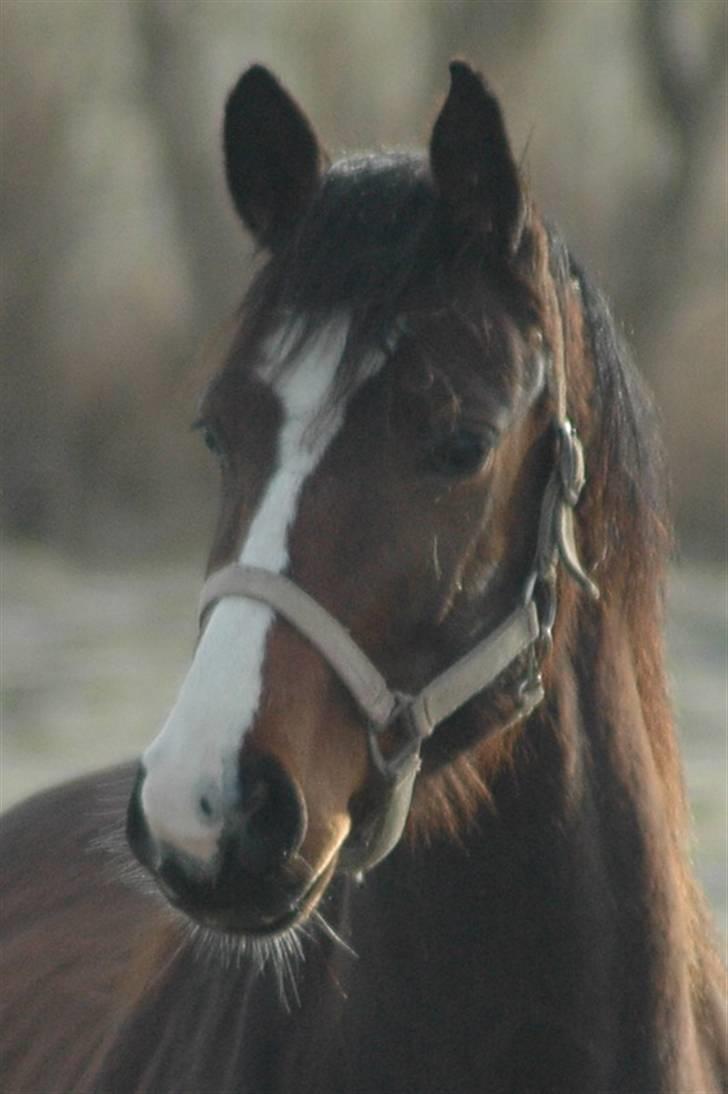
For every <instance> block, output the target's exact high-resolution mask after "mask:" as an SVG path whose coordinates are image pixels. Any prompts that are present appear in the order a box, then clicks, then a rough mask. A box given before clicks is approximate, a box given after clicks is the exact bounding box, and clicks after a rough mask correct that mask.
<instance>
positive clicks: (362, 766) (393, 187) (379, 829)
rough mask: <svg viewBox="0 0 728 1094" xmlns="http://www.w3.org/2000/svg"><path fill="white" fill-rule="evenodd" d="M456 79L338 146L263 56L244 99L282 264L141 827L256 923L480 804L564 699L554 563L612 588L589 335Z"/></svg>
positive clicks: (290, 916) (243, 153)
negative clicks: (366, 137) (594, 451)
mask: <svg viewBox="0 0 728 1094" xmlns="http://www.w3.org/2000/svg"><path fill="white" fill-rule="evenodd" d="M451 76H452V84H451V88H450V91H449V94H448V96H447V99H446V101H445V103H444V105H443V107H442V109H441V111H440V114H439V116H438V118H437V120H436V122H435V125H434V128H433V132H432V137H431V142H430V148H429V155H428V156H424V155H414V154H412V155H410V154H401V153H398V154H377V155H369V156H354V157H349V158H347V159H344V160H342V161H340V162H337V163H334V164H333V165H331V166H328V165H327V162H328V161H327V158H326V156H325V154H324V153H323V151H322V149H321V147H320V145H319V142H318V140H317V138H316V136H315V134H314V131H313V129H312V128H311V126H310V124H309V122H308V121H307V120H306V118H305V117H304V115H303V114H302V112H301V111H300V109H299V108H298V106H297V105H296V104H295V103H294V102H293V100H292V99H291V98H290V97H289V95H288V94H287V92H286V91H284V90H283V88H282V87H281V86H280V85H279V83H278V82H277V81H276V80H275V79H274V78H273V77H272V76H271V75H270V73H268V72H267V71H266V70H265V69H263V68H261V67H257V66H256V67H254V68H252V69H250V70H249V71H247V72H246V73H245V74H244V75H243V76H242V78H241V79H240V81H239V83H238V85H237V86H236V88H235V89H234V91H233V92H232V94H231V96H230V99H229V101H228V105H227V112H226V119H225V128H224V148H225V163H226V170H227V179H228V184H229V188H230V191H231V194H232V198H233V201H234V204H235V206H236V209H237V210H238V212H239V214H240V216H241V218H242V220H243V221H244V223H245V224H246V225H247V227H248V228H249V230H250V231H251V232H252V233H253V235H254V236H255V238H256V240H257V242H258V243H259V245H260V247H261V250H262V251H263V252H264V254H265V261H264V264H263V265H262V268H261V269H260V271H259V273H258V274H257V276H256V278H255V280H254V282H253V284H252V286H251V288H250V290H249V292H248V295H247V297H246V300H245V302H244V305H243V308H242V312H241V316H240V323H239V328H238V330H237V332H236V335H235V338H234V340H233V344H232V347H231V349H230V352H229V354H228V356H227V359H226V361H225V363H224V366H223V367H222V368H221V370H220V371H219V372H218V374H217V375H216V376H215V377H214V379H213V380H212V382H211V383H210V384H209V386H208V388H207V391H206V392H205V395H204V398H203V400H202V404H201V408H200V413H199V423H198V424H199V427H200V429H201V431H202V434H203V437H204V440H205V442H206V444H207V445H208V447H209V448H211V449H212V450H213V452H214V453H215V456H216V458H217V460H218V462H219V464H220V469H221V476H222V501H221V510H220V517H219V521H218V526H217V530H216V533H215V537H214V543H213V546H212V550H211V553H210V558H209V563H208V575H209V582H208V585H207V586H206V589H205V592H204V594H203V604H202V614H201V620H200V624H201V626H200V636H199V641H198V645H197V648H196V652H195V655H194V659H193V661H192V664H191V667H190V669H189V672H188V674H187V677H186V679H185V680H184V682H183V684H182V687H181V690H180V693H179V697H178V699H177V702H176V704H175V706H174V708H173V710H172V712H171V714H170V715H169V718H168V720H167V722H166V724H165V725H164V727H163V729H162V731H161V733H160V734H159V736H158V737H157V738H156V740H155V741H154V742H153V743H152V744H151V746H150V747H149V748H148V750H147V751H146V753H145V754H144V756H143V758H142V763H141V766H140V770H139V776H138V779H137V784H136V788H135V791H134V794H133V797H132V801H131V804H130V807H129V814H128V833H129V838H130V842H131V845H132V847H133V849H134V851H135V853H136V855H137V856H138V857H139V858H140V860H141V861H142V862H143V863H144V865H145V866H146V867H147V868H148V869H149V870H150V871H151V872H152V874H153V875H154V877H155V879H156V880H157V882H158V884H159V886H160V887H161V888H162V890H163V891H164V893H165V894H166V896H167V897H168V898H169V900H170V901H171V902H172V903H173V904H174V905H177V906H179V907H180V908H182V909H183V910H184V911H185V912H187V913H188V914H189V915H190V916H192V917H193V919H196V920H197V921H199V922H201V923H203V924H205V925H208V926H212V927H214V928H217V929H219V930H223V931H227V932H232V933H235V934H238V935H241V936H257V937H277V936H280V935H281V934H282V933H285V932H286V931H287V930H288V929H289V928H291V927H292V926H295V925H296V924H298V923H299V922H302V921H304V920H305V919H306V918H307V917H308V916H309V915H310V914H311V913H312V911H313V909H314V908H315V907H316V905H317V903H318V901H319V900H320V898H321V897H322V895H323V893H324V892H325V890H326V889H327V887H328V885H329V882H330V881H331V879H332V877H333V875H334V874H335V873H336V872H337V870H342V871H346V870H348V871H357V872H361V871H365V870H367V869H370V868H372V867H373V866H375V865H376V862H378V861H379V859H381V858H382V857H383V856H384V855H386V854H387V853H388V852H389V851H390V850H391V849H392V847H393V846H394V845H396V843H397V842H398V840H399V838H400V835H401V833H402V830H403V828H404V827H405V824H407V825H408V827H407V832H408V835H409V838H413V839H414V838H420V839H422V838H431V837H432V836H433V835H434V834H435V833H436V832H438V831H443V830H446V831H450V832H453V831H455V830H457V829H458V827H459V826H460V825H463V824H467V823H468V821H469V820H470V819H471V817H472V814H473V812H474V810H475V808H476V807H477V805H479V804H480V803H481V801H482V799H483V797H484V796H485V795H487V779H488V772H489V771H492V770H495V769H496V768H497V766H498V764H499V763H500V762H502V761H503V757H504V755H505V754H506V753H507V751H508V749H509V747H510V743H511V741H512V740H513V738H514V735H517V733H518V727H519V725H521V724H522V723H523V720H524V718H525V716H526V715H527V714H528V712H529V711H530V710H531V709H533V707H534V705H536V704H537V703H539V702H540V700H541V699H542V697H543V681H544V678H545V679H548V674H549V671H550V670H549V666H550V663H551V658H552V656H553V643H554V641H555V640H558V635H559V631H560V630H561V632H564V631H565V630H566V629H567V620H568V605H569V597H570V596H571V598H572V599H573V597H574V595H576V594H575V593H574V592H571V593H568V592H566V593H565V594H564V596H561V593H559V615H558V619H557V620H556V619H555V616H556V604H557V570H559V569H560V570H561V571H562V572H563V571H564V570H567V571H568V572H569V573H571V574H572V575H573V576H575V577H576V578H577V579H578V583H579V584H581V585H582V586H583V587H585V588H587V589H589V591H590V592H594V590H593V587H591V585H590V582H589V579H588V578H587V577H586V575H585V573H584V571H583V569H582V567H581V563H580V561H579V551H578V549H577V538H578V534H577V532H576V530H575V522H574V518H573V510H574V506H575V505H576V504H577V502H578V500H579V494H580V490H581V486H582V483H583V478H584V475H583V463H582V455H581V446H580V444H579V440H578V436H577V433H576V430H575V428H574V423H575V422H576V423H577V425H578V426H579V428H581V425H580V417H582V416H583V415H582V414H581V410H582V408H583V406H584V404H585V402H586V401H587V400H588V398H589V392H588V390H585V384H584V382H583V381H582V382H581V383H572V378H570V377H569V376H568V374H567V373H568V364H567V360H566V358H567V353H566V345H567V342H568V340H569V339H573V338H574V337H576V335H575V334H574V331H573V330H572V329H571V327H570V326H569V324H565V321H564V314H565V306H564V302H563V300H559V294H558V291H557V286H556V281H555V279H554V277H553V276H552V272H551V269H550V252H549V243H548V234H547V231H546V229H545V228H544V225H543V223H542V222H541V220H540V218H539V217H538V214H537V213H536V211H535V209H534V207H533V205H532V203H531V201H530V199H529V196H528V194H527V192H526V189H525V187H524V184H523V181H522V179H521V177H520V174H519V171H518V169H517V166H516V163H515V160H514V156H513V153H512V151H511V148H510V145H509V142H508V138H507V136H506V132H505V128H504V125H503V120H502V116H501V111H500V107H499V105H498V102H497V100H496V99H495V97H494V96H493V94H492V93H491V92H490V90H489V89H488V88H487V86H486V85H485V84H484V82H483V81H482V80H481V78H480V77H479V76H478V75H477V74H476V73H474V72H473V71H472V70H471V69H470V68H469V67H468V66H466V65H465V64H463V63H459V62H458V63H454V64H453V65H452V66H451ZM574 291H576V290H574ZM566 310H568V309H566ZM567 386H568V388H569V406H568V407H567ZM582 546H583V545H582ZM589 554H590V552H589V549H588V545H587V547H586V550H585V557H589ZM562 564H563V565H562ZM562 584H563V582H561V581H559V582H558V585H559V587H560V586H561V585H562ZM555 622H556V631H554V624H555ZM476 752H477V756H478V762H477V763H474V762H473V756H474V754H475V753H476Z"/></svg>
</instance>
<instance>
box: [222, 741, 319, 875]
mask: <svg viewBox="0 0 728 1094" xmlns="http://www.w3.org/2000/svg"><path fill="white" fill-rule="evenodd" d="M238 784H239V788H240V799H239V807H238V824H237V826H236V827H235V829H234V830H233V831H232V832H231V833H230V835H231V839H232V848H233V853H234V855H235V857H236V858H237V860H238V863H239V865H240V866H242V867H243V869H245V870H247V871H249V872H250V873H252V874H258V875H260V874H265V873H269V872H271V871H274V870H278V869H280V867H281V866H284V865H285V864H286V862H288V860H289V859H290V858H291V857H292V856H293V855H294V854H295V852H296V851H297V850H298V848H299V847H300V846H301V843H302V842H303V837H304V834H305V831H306V807H305V804H304V801H303V796H302V795H301V792H300V790H299V789H298V787H297V786H296V784H295V783H294V782H293V780H292V779H290V778H289V777H288V775H287V774H286V772H285V771H284V770H283V768H282V767H281V765H280V764H279V763H278V762H277V761H276V760H274V759H273V757H270V756H253V757H249V758H246V759H245V760H243V761H242V763H241V765H240V769H239V777H238Z"/></svg>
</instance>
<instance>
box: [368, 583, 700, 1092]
mask: <svg viewBox="0 0 728 1094" xmlns="http://www.w3.org/2000/svg"><path fill="white" fill-rule="evenodd" d="M652 622H653V624H654V625H656V621H655V620H653V621H652ZM642 627H643V629H642V631H641V633H635V628H634V627H633V626H632V625H630V623H629V621H628V620H627V618H626V615H625V613H624V611H623V609H622V606H620V605H619V604H618V603H614V602H611V603H610V602H608V601H607V602H606V603H602V604H601V605H598V606H597V607H595V608H593V609H591V608H590V609H588V610H584V611H582V613H581V616H580V617H579V616H577V617H576V618H575V620H574V623H573V625H572V627H571V628H570V631H571V633H570V636H569V639H568V641H567V640H564V641H563V642H562V643H561V644H560V646H557V649H556V653H555V658H554V664H553V665H552V666H551V672H550V680H549V687H548V695H547V700H546V703H545V704H544V707H543V708H542V709H541V710H540V711H539V712H538V713H537V714H536V715H534V716H532V717H531V718H530V720H529V721H528V723H527V724H526V725H525V726H524V727H522V728H521V729H520V730H517V731H516V732H517V733H519V734H520V736H519V738H518V740H517V741H516V744H515V747H514V750H513V753H512V756H511V759H510V761H509V763H508V764H506V765H504V767H503V768H502V769H501V770H500V771H499V772H498V774H497V775H496V776H495V778H494V779H493V781H492V786H491V790H492V801H491V803H490V804H489V805H487V806H484V808H483V810H482V811H481V813H480V815H479V817H478V818H477V822H476V823H475V824H474V825H473V826H471V828H470V830H469V831H467V832H466V833H465V834H464V835H463V837H462V844H461V845H457V844H455V845H453V844H450V843H447V842H446V841H444V840H443V841H442V842H440V843H434V844H433V846H432V847H430V848H429V849H428V850H426V851H425V850H420V851H417V850H413V851H410V852H407V851H406V850H405V851H404V852H400V853H398V854H397V855H396V856H395V857H394V858H393V861H392V862H390V863H385V864H383V867H382V868H380V870H381V872H380V873H378V875H377V877H376V878H375V879H373V881H372V884H373V886H374V888H375V891H376V893H377V898H376V900H366V899H365V907H366V912H365V913H364V914H363V915H362V917H361V919H360V921H359V931H360V935H359V938H357V935H356V933H355V935H354V945H355V947H356V948H357V949H359V948H360V947H361V936H362V935H363V936H364V938H365V939H367V940H369V939H371V943H370V944H371V953H370V954H367V956H366V958H365V959H363V961H362V963H363V964H366V962H369V963H370V967H374V968H376V969H377V975H378V976H380V977H385V978H386V976H387V975H388V972H387V968H388V966H387V962H388V961H390V960H391V961H393V962H394V963H395V967H397V968H401V967H402V964H403V961H404V960H405V959H404V958H403V954H407V955H408V956H409V957H410V958H411V960H408V963H407V968H408V976H409V977H410V980H411V983H412V987H413V990H412V997H413V998H414V997H418V998H423V999H428V1000H432V999H433V998H435V997H437V998H439V999H443V998H444V999H445V1000H447V995H448V991H450V990H452V989H451V988H450V989H449V988H448V983H449V982H451V978H452V969H453V962H457V968H458V978H459V986H458V991H459V992H462V993H463V997H467V998H469V999H470V1003H471V1006H472V1005H473V1001H474V1000H476V999H477V1005H475V1006H474V1008H473V1011H472V1013H474V1014H475V1015H477V1019H476V1020H477V1021H478V1022H479V1023H482V1022H483V1021H484V1020H485V1021H486V1023H487V1022H488V1020H490V1021H492V1023H493V1024H494V1026H495V1027H496V1028H498V1027H500V1028H503V1035H504V1037H507V1036H510V1035H512V1034H513V1032H514V1029H516V1028H518V1027H519V1026H520V1025H525V1026H530V1025H533V1023H537V1024H538V1023H541V1024H542V1025H545V1027H546V1028H547V1029H548V1030H549V1031H550V1033H549V1034H548V1037H552V1036H553V1037H555V1038H556V1041H557V1042H558V1041H559V1039H560V1036H561V1035H563V1039H564V1040H565V1041H567V1042H568V1041H569V1040H570V1039H575V1042H578V1044H577V1045H576V1047H574V1051H575V1052H576V1053H577V1054H578V1053H579V1052H580V1051H581V1050H582V1049H583V1052H584V1054H585V1055H588V1052H589V1051H590V1050H589V1049H588V1044H592V1045H597V1046H601V1047H602V1048H604V1053H603V1056H602V1057H601V1059H603V1060H605V1061H606V1060H611V1061H613V1060H615V1059H621V1060H622V1061H624V1065H623V1066H624V1069H625V1070H624V1073H623V1074H622V1075H621V1076H615V1074H614V1073H613V1072H607V1071H604V1072H603V1073H599V1071H598V1068H599V1066H600V1064H599V1062H598V1060H596V1059H595V1062H594V1067H595V1068H596V1069H597V1070H595V1071H594V1072H593V1073H592V1072H588V1073H587V1072H585V1073H584V1082H587V1086H588V1088H590V1089H602V1088H604V1089H623V1090H625V1091H627V1090H630V1091H631V1090H635V1091H636V1090H653V1089H654V1090H657V1089H660V1090H665V1091H673V1090H675V1091H677V1090H682V1089H685V1088H686V1087H685V1086H684V1085H683V1086H682V1087H681V1086H680V1081H682V1080H680V1074H681V1068H682V1067H684V1066H686V1065H685V1064H684V1063H679V1062H677V1061H676V1059H673V1058H672V1057H673V1055H674V1054H677V1053H678V1052H679V1053H680V1055H681V1060H684V1059H686V1058H687V1056H689V1055H695V1052H696V1050H695V1049H694V1048H693V1049H692V1050H691V1047H690V1046H691V1043H692V1044H693V1045H694V1044H695V1037H696V1034H695V1024H694V1019H693V998H692V983H691V968H692V967H694V965H695V942H694V937H695V901H694V897H693V892H692V882H691V880H690V877H689V871H688V868H687V865H686V860H685V856H684V852H683V849H682V846H681V841H682V838H683V829H682V788H681V784H680V781H679V777H678V776H677V774H676V770H673V765H674V755H673V752H672V750H673V749H674V742H673V731H672V726H671V724H670V721H669V713H668V710H667V707H666V705H665V703H664V695H663V691H664V689H663V682H662V675H661V671H660V670H659V654H655V655H654V656H652V657H650V658H645V656H644V655H643V654H642V653H641V651H640V646H639V644H640V642H643V643H644V642H648V643H651V642H653V640H654V644H653V646H652V649H653V651H654V649H655V648H656V646H657V645H658V637H657V635H656V634H654V635H653V634H651V633H650V634H648V633H647V632H646V630H645V629H644V627H646V621H645V620H644V619H643V620H642ZM639 630H640V628H637V631H639ZM381 909H385V911H384V913H382V911H381ZM373 924H376V926H375V927H373ZM372 930H373V932H374V933H373V934H372V933H371V932H372ZM383 940H387V944H385V946H384V947H383V946H382V943H383ZM464 947H467V960H466V961H464V960H463V957H464ZM364 948H365V949H366V946H365V947H364ZM383 952H385V953H386V958H385V960H384V961H383V962H382V960H381V955H382V953H383ZM418 977H421V978H422V981H423V982H422V984H421V985H420V988H419V991H417V990H416V989H415V986H414V985H415V981H416V979H417V978H418ZM448 1005H449V1004H448V1003H447V1002H446V1003H445V1006H446V1007H447V1006H448ZM635 1015H639V1016H640V1022H636V1021H635V1020H634V1016H635ZM504 1016H505V1017H504ZM410 1018H411V1013H410ZM422 1021H425V1016H424V1015H423V1016H422ZM443 1021H444V1019H443ZM504 1022H505V1024H506V1025H508V1024H509V1023H510V1026H509V1029H508V1030H506V1029H505V1028H504ZM510 1027H513V1028H510ZM573 1031H580V1032H579V1033H574V1032H573ZM548 1037H547V1039H548ZM617 1046H618V1049H617ZM565 1050H568V1049H565ZM597 1056H599V1053H597ZM604 1066H605V1067H606V1066H607V1065H606V1064H605V1065H604ZM589 1083H591V1084H592V1085H591V1086H589V1085H588V1084H589ZM600 1083H602V1084H603V1086H602V1085H599V1084H600ZM609 1084H612V1085H609ZM615 1084H616V1085H615ZM586 1088H587V1087H584V1089H586Z"/></svg>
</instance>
